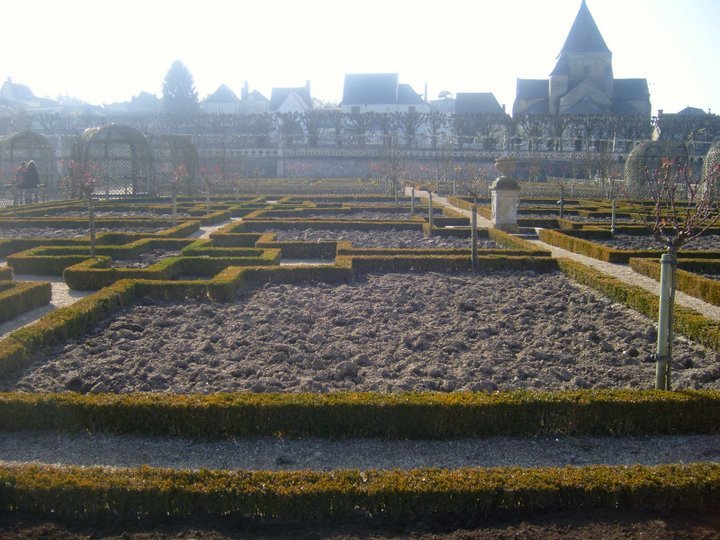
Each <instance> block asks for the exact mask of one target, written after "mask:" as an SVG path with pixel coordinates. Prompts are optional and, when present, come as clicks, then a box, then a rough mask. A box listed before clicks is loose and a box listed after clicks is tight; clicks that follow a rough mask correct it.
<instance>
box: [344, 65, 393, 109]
mask: <svg viewBox="0 0 720 540" xmlns="http://www.w3.org/2000/svg"><path fill="white" fill-rule="evenodd" d="M398 86H399V84H398V74H397V73H351V74H346V75H345V85H344V87H343V97H342V104H343V105H346V106H347V105H385V104H387V103H397V102H398Z"/></svg>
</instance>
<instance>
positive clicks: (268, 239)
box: [255, 233, 337, 259]
mask: <svg viewBox="0 0 720 540" xmlns="http://www.w3.org/2000/svg"><path fill="white" fill-rule="evenodd" d="M276 238H277V234H275V233H268V234H264V235H263V236H262V237H261V238H260V239H259V240H258V241H257V242H256V243H255V246H256V247H258V248H263V249H279V250H280V252H281V253H282V257H283V258H284V259H334V258H335V254H336V251H337V242H336V241H334V240H329V241H319V242H299V241H296V242H278V241H277V240H276Z"/></svg>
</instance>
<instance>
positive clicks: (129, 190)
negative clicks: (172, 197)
mask: <svg viewBox="0 0 720 540" xmlns="http://www.w3.org/2000/svg"><path fill="white" fill-rule="evenodd" d="M71 157H72V159H73V161H75V162H77V163H80V164H81V165H88V164H92V165H94V166H95V167H97V169H98V184H99V185H98V188H97V190H98V191H101V192H105V194H107V195H110V194H114V195H123V194H124V195H151V196H154V195H155V194H156V193H157V183H156V178H155V174H154V166H153V152H152V148H151V146H150V142H149V141H148V139H147V137H145V135H143V134H142V132H140V131H138V130H137V129H135V128H134V127H131V126H124V125H120V124H110V125H108V126H102V127H94V128H89V129H86V130H85V131H83V132H82V133H81V134H80V136H79V137H78V139H77V141H76V142H75V146H74V147H73V150H72V154H71Z"/></svg>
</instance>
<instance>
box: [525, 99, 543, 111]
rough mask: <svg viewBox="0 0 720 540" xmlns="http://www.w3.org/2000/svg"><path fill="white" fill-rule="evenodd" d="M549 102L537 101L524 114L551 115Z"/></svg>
mask: <svg viewBox="0 0 720 540" xmlns="http://www.w3.org/2000/svg"><path fill="white" fill-rule="evenodd" d="M548 102H549V100H547V99H543V100H541V101H537V102H535V103H533V104H532V105H530V106H529V107H528V108H527V109H525V110H524V111H523V112H522V114H549V113H550V106H549V105H548Z"/></svg>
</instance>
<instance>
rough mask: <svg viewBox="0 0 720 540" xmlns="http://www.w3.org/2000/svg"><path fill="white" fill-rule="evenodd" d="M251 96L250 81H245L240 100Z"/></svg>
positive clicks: (245, 99)
mask: <svg viewBox="0 0 720 540" xmlns="http://www.w3.org/2000/svg"><path fill="white" fill-rule="evenodd" d="M249 96H250V87H249V86H248V82H247V81H245V82H244V83H243V87H242V91H241V92H240V101H247V99H248V97H249Z"/></svg>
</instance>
